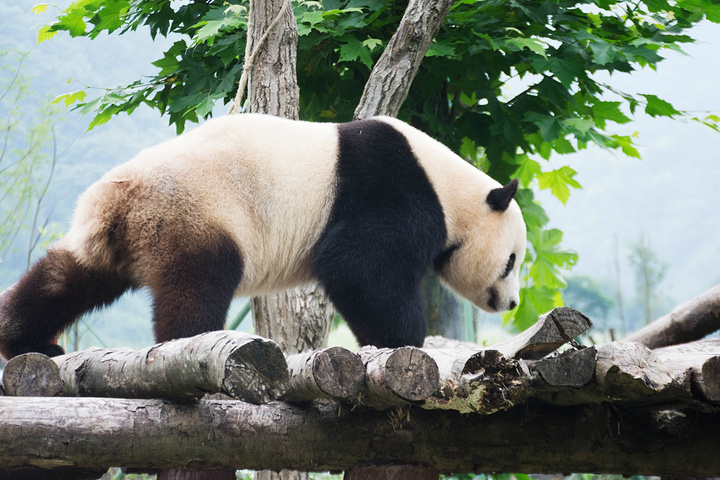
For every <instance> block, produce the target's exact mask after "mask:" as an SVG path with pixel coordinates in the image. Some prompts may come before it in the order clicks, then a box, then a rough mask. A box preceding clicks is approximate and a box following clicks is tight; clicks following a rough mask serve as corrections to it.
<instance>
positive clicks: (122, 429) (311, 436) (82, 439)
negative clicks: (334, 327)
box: [0, 397, 720, 478]
mask: <svg viewBox="0 0 720 480" xmlns="http://www.w3.org/2000/svg"><path fill="white" fill-rule="evenodd" d="M40 419H43V420H40ZM89 419H90V421H88V420H89ZM0 422H1V423H2V425H3V428H2V429H0V444H2V445H4V447H3V448H2V449H0V465H2V466H3V468H4V469H5V470H4V471H0V476H2V477H3V478H12V476H11V473H12V471H13V469H14V468H15V467H21V466H24V467H29V466H32V467H37V468H45V469H49V468H61V467H62V468H70V467H79V468H93V467H98V466H106V465H108V464H109V463H122V464H124V465H127V466H130V467H133V466H138V467H145V468H147V467H153V468H171V467H177V466H178V465H181V466H182V467H183V468H184V469H186V470H192V469H199V468H202V469H205V470H211V469H228V468H236V467H244V468H254V469H261V468H268V469H281V468H288V467H291V468H294V469H297V470H319V471H324V470H333V471H337V470H343V469H347V468H348V467H350V466H351V465H359V464H360V465H362V464H365V465H369V464H373V465H397V464H405V465H427V466H429V467H431V468H434V469H436V470H437V471H439V472H443V473H445V472H498V473H499V472H520V473H539V472H541V473H558V472H579V471H583V472H596V473H614V474H623V475H637V474H641V475H661V476H682V477H688V476H692V477H712V476H716V475H717V473H718V471H720V456H718V455H717V452H718V449H719V448H720V421H719V419H718V416H717V414H712V413H702V412H699V411H685V412H680V411H674V410H669V409H665V408H638V407H633V406H622V405H619V404H616V405H605V404H596V405H584V406H577V407H567V406H566V407H560V408H558V407H552V406H541V405H537V406H535V407H533V408H532V409H529V408H517V409H512V410H510V411H507V412H499V413H496V414H494V415H490V416H487V415H460V414H458V413H457V412H438V411H424V410H419V409H415V410H413V411H412V412H409V411H407V412H404V413H400V414H398V415H394V416H388V414H387V412H376V411H373V410H364V411H358V410H356V411H350V409H348V408H340V409H338V407H332V408H328V409H327V410H320V409H315V408H303V407H298V406H292V405H288V404H269V405H259V406H256V405H250V404H247V403H244V402H238V401H217V400H214V401H213V400H202V401H200V402H199V403H197V404H193V405H183V404H171V403H167V402H163V401H160V400H119V399H99V398H87V399H86V398H60V397H54V398H37V397H25V398H10V397H0ZM60 426H62V428H60ZM369 426H371V427H370V428H368V427H369Z"/></svg>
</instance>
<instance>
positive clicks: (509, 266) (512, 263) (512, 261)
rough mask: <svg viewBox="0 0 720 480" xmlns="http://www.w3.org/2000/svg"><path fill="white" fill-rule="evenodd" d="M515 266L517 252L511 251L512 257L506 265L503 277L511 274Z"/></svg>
mask: <svg viewBox="0 0 720 480" xmlns="http://www.w3.org/2000/svg"><path fill="white" fill-rule="evenodd" d="M513 267H515V254H514V253H511V254H510V258H509V259H508V262H507V265H506V266H505V271H504V272H503V274H502V278H505V277H507V276H508V275H510V272H512V269H513Z"/></svg>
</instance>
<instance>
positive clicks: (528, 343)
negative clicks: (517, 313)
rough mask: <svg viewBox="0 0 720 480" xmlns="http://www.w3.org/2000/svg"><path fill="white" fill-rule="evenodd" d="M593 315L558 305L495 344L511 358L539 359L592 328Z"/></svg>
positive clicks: (496, 347) (494, 346)
mask: <svg viewBox="0 0 720 480" xmlns="http://www.w3.org/2000/svg"><path fill="white" fill-rule="evenodd" d="M591 326H592V322H591V321H590V319H589V318H588V317H587V316H585V314H583V313H582V312H579V311H577V310H575V309H574V308H570V307H558V308H554V309H552V310H550V311H549V312H547V313H544V314H542V315H540V318H539V319H538V321H537V322H536V323H535V325H533V326H532V327H530V328H528V329H527V330H525V331H524V332H522V333H520V334H518V335H516V336H515V337H513V338H511V339H509V340H506V341H504V342H500V343H496V344H495V345H492V348H494V349H495V350H498V351H499V352H500V353H502V354H503V355H504V356H506V357H508V358H522V359H525V360H539V359H541V358H543V357H544V356H545V355H547V354H549V353H552V352H554V351H555V350H557V349H558V348H559V347H561V346H562V345H564V344H566V343H568V342H570V341H571V340H573V339H575V338H576V337H578V336H579V335H581V334H583V333H585V332H587V331H588V329H589V328H590V327H591Z"/></svg>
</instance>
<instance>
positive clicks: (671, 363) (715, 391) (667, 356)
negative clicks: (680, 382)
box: [653, 338, 720, 403]
mask: <svg viewBox="0 0 720 480" xmlns="http://www.w3.org/2000/svg"><path fill="white" fill-rule="evenodd" d="M653 353H654V354H655V355H656V356H657V357H658V359H660V361H661V362H662V363H663V364H664V365H666V366H668V367H670V368H672V369H675V370H678V369H683V368H691V369H692V386H693V388H695V389H697V391H699V392H701V393H702V395H703V397H705V399H707V400H709V401H711V402H716V403H717V402H720V338H709V339H706V340H698V341H697V342H692V343H684V344H680V345H672V346H669V347H663V348H658V349H656V350H653Z"/></svg>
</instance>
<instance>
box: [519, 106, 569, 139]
mask: <svg viewBox="0 0 720 480" xmlns="http://www.w3.org/2000/svg"><path fill="white" fill-rule="evenodd" d="M523 120H525V121H526V122H532V123H534V124H535V125H537V127H538V128H539V129H540V133H541V134H542V136H543V139H545V141H546V142H552V141H553V140H555V139H556V138H558V137H559V136H560V134H561V133H562V130H563V124H562V123H561V122H560V119H558V118H557V117H555V116H552V115H541V114H539V113H536V112H528V113H526V114H525V116H524V118H523Z"/></svg>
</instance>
